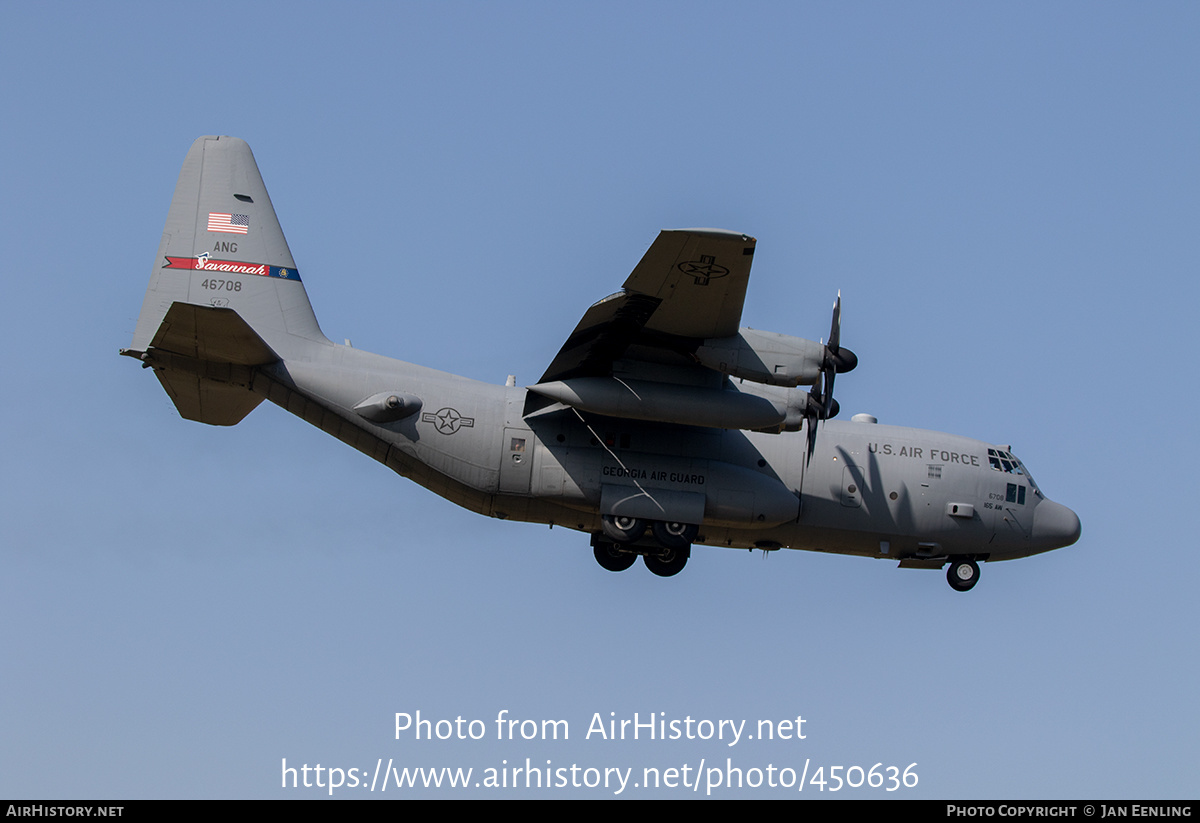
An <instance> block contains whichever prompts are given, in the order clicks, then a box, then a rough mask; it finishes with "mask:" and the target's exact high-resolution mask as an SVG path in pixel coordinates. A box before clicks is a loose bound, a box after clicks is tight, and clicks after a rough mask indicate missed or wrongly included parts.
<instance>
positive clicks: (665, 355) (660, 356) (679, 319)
mask: <svg viewBox="0 0 1200 823" xmlns="http://www.w3.org/2000/svg"><path fill="white" fill-rule="evenodd" d="M755 242H756V241H755V239H754V238H753V237H749V236H747V235H745V234H739V233H737V232H730V231H723V230H720V229H677V230H673V231H663V232H660V233H659V235H658V237H657V238H656V239H655V241H654V243H653V244H652V245H651V246H650V248H649V250H647V251H646V254H645V255H643V257H642V259H641V262H639V263H638V264H637V266H636V267H635V268H634V270H633V273H632V274H630V275H629V278H628V279H627V280H626V281H625V285H624V287H623V288H622V290H621V291H620V292H618V293H616V294H614V295H611V296H610V297H606V298H604V299H603V300H601V301H600V302H599V303H596V304H595V305H593V306H592V307H591V308H590V309H588V310H587V313H586V314H584V316H583V319H582V320H580V321H579V325H577V326H576V327H575V331H574V332H572V333H571V336H570V337H569V338H567V342H566V343H565V344H563V347H562V349H561V350H559V352H558V355H557V356H556V357H555V358H554V360H553V362H552V363H551V364H550V367H549V368H548V369H547V370H546V373H545V374H544V375H542V378H541V380H540V381H538V382H539V383H548V382H550V381H554V380H564V379H567V378H572V377H607V376H610V375H612V374H613V366H614V363H616V362H617V361H621V360H626V361H629V360H633V361H642V360H644V361H649V362H659V363H666V364H668V365H679V366H684V365H686V364H687V363H688V361H687V359H686V358H687V355H688V354H689V353H690V352H692V351H695V349H696V347H697V346H698V345H699V343H700V342H701V341H703V340H706V339H709V338H722V337H731V336H733V335H736V334H737V333H738V326H739V325H740V321H741V317H742V303H743V302H744V301H745V299H746V284H747V283H748V282H749V279H750V263H751V260H752V258H753V256H754V244H755ZM681 358H682V359H681Z"/></svg>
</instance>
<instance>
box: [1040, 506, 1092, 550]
mask: <svg viewBox="0 0 1200 823" xmlns="http://www.w3.org/2000/svg"><path fill="white" fill-rule="evenodd" d="M1081 531H1082V527H1081V526H1080V523H1079V515H1077V514H1075V512H1073V511H1071V510H1070V509H1068V508H1067V507H1066V506H1063V505H1061V504H1059V503H1055V502H1054V501H1053V500H1042V501H1041V502H1040V503H1038V506H1037V508H1036V509H1034V512H1033V535H1032V538H1031V540H1030V542H1031V543H1033V546H1034V547H1035V548H1038V549H1041V550H1043V551H1047V550H1049V549H1059V548H1062V547H1063V546H1070V545H1071V544H1072V543H1074V542H1075V541H1076V540H1078V539H1079V535H1080V532H1081Z"/></svg>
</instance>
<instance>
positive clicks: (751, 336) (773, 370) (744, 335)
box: [695, 328, 825, 386]
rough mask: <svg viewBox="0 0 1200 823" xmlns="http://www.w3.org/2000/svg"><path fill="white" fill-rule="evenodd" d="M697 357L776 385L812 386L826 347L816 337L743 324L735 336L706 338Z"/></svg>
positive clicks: (725, 371)
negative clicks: (813, 338) (810, 337)
mask: <svg viewBox="0 0 1200 823" xmlns="http://www.w3.org/2000/svg"><path fill="white" fill-rule="evenodd" d="M695 355H696V359H697V360H698V361H700V363H701V364H702V365H704V366H707V367H708V368H710V369H712V370H714V371H719V372H721V373H722V374H728V375H730V376H732V377H741V378H743V379H745V380H750V381H753V382H755V383H767V384H769V385H773V386H800V385H804V386H811V385H812V384H813V383H815V382H816V380H817V375H818V374H820V373H821V364H822V362H823V360H824V358H825V347H824V346H823V345H821V344H820V343H817V342H814V341H812V340H805V339H804V338H802V337H792V336H791V335H787V334H778V333H776V332H769V331H758V330H757V329H747V328H742V329H739V330H738V333H737V335H735V336H733V337H718V338H710V339H708V340H705V341H704V343H703V344H701V346H700V348H698V349H696V352H695Z"/></svg>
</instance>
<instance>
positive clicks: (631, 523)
mask: <svg viewBox="0 0 1200 823" xmlns="http://www.w3.org/2000/svg"><path fill="white" fill-rule="evenodd" d="M647 526H649V530H650V533H651V535H652V536H653V538H654V539H653V541H651V540H644V539H643V537H644V536H645V534H646V530H647ZM600 527H601V529H602V532H601V533H600V534H595V535H593V536H592V546H593V553H594V554H595V555H596V562H597V563H599V564H600V565H601V566H602V567H603V568H605V569H607V570H608V571H610V572H623V571H625V570H626V569H628V568H629V567H630V566H632V565H633V564H634V561H636V560H637V558H638V555H641V556H642V560H643V561H644V562H645V564H646V568H648V569H649V570H650V571H651V572H653V573H654V574H656V575H658V576H659V577H671V576H673V575H676V574H679V573H680V572H681V571H683V567H684V566H685V565H687V561H688V557H689V556H691V553H692V541H694V540H695V539H696V535H697V534H698V533H699V531H700V527H699V526H697V525H695V524H692V523H672V522H661V521H654V522H653V523H647V522H646V521H645V520H642V519H640V518H637V517H623V516H617V515H608V514H606V515H604V516H603V517H601V518H600Z"/></svg>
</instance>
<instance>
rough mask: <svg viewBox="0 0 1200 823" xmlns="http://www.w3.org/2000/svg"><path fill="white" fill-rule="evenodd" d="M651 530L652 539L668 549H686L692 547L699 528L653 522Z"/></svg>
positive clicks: (687, 524)
mask: <svg viewBox="0 0 1200 823" xmlns="http://www.w3.org/2000/svg"><path fill="white" fill-rule="evenodd" d="M651 528H652V530H653V531H654V539H655V540H657V541H658V542H659V545H662V546H666V547H667V548H668V549H686V548H687V547H688V546H690V545H692V541H693V540H695V539H696V534H697V533H698V532H699V531H700V527H699V526H694V525H692V524H691V523H664V522H662V521H660V520H655V521H654V525H653V526H652V527H651Z"/></svg>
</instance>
